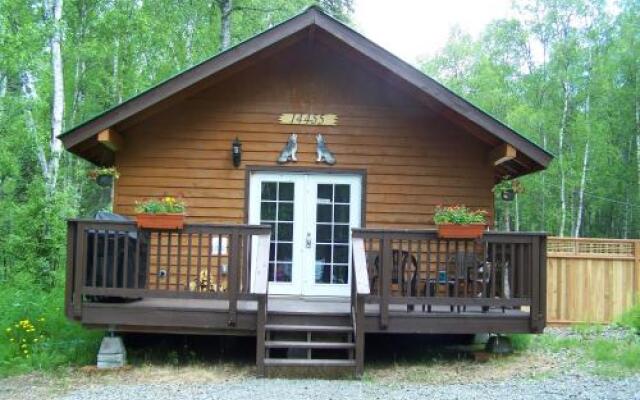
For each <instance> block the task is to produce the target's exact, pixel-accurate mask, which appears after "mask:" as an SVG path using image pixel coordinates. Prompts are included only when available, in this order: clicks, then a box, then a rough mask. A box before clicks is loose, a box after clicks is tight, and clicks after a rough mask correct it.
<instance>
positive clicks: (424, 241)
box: [353, 229, 546, 331]
mask: <svg viewBox="0 0 640 400" xmlns="http://www.w3.org/2000/svg"><path fill="white" fill-rule="evenodd" d="M353 237H354V265H356V264H357V263H356V262H355V260H356V258H357V257H360V258H363V257H364V259H365V260H366V261H365V262H366V266H367V268H366V271H367V275H368V281H369V285H370V288H371V294H370V295H369V296H367V303H373V304H377V305H378V306H379V315H380V326H381V327H382V328H386V326H387V325H388V323H389V313H390V311H394V312H395V311H398V310H404V311H405V312H425V313H430V312H442V311H449V312H473V311H477V312H481V313H486V312H490V311H496V310H501V311H506V310H508V309H519V310H525V309H528V310H529V315H530V320H531V328H532V330H534V331H536V330H541V329H542V328H543V327H544V321H545V308H546V299H545V294H546V286H545V285H546V259H545V257H546V254H545V253H546V249H545V246H546V235H545V234H541V233H497V232H485V234H484V235H483V237H482V238H481V239H477V240H473V239H470V240H451V239H440V238H438V235H437V231H435V230H390V229H354V230H353ZM360 240H361V241H362V244H363V247H364V249H363V250H361V252H363V253H364V254H360V255H358V254H357V253H356V252H357V251H358V247H357V246H355V243H359V242H360ZM354 276H355V277H356V278H357V275H354Z"/></svg>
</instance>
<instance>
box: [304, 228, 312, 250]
mask: <svg viewBox="0 0 640 400" xmlns="http://www.w3.org/2000/svg"><path fill="white" fill-rule="evenodd" d="M305 242H306V246H307V249H310V248H311V232H307V240H306V241H305Z"/></svg>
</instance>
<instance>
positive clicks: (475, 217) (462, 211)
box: [433, 206, 487, 225]
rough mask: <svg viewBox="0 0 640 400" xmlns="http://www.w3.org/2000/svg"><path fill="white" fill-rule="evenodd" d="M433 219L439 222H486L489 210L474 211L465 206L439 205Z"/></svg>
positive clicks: (457, 223) (461, 223) (463, 223)
mask: <svg viewBox="0 0 640 400" xmlns="http://www.w3.org/2000/svg"><path fill="white" fill-rule="evenodd" d="M433 221H434V222H435V223H436V224H438V225H441V224H456V225H467V224H486V223H487V212H486V211H485V210H476V211H472V210H471V209H470V208H468V207H465V206H446V207H445V206H437V207H436V210H435V214H434V216H433Z"/></svg>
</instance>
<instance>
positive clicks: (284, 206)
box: [249, 172, 362, 296]
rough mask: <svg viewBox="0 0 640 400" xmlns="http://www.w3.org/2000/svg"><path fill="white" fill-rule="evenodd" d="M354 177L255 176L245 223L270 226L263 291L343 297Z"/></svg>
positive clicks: (357, 190) (355, 209)
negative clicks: (267, 283)
mask: <svg viewBox="0 0 640 400" xmlns="http://www.w3.org/2000/svg"><path fill="white" fill-rule="evenodd" d="M361 179H362V178H361V177H360V176H358V175H343V174H313V173H286V174H284V173H275V172H255V173H252V174H251V182H250V194H249V223H251V224H266V225H271V247H270V252H269V293H271V294H290V295H311V296H349V295H350V290H351V288H350V285H349V284H350V282H351V267H350V266H351V257H350V256H349V255H350V254H351V228H353V227H360V224H361V221H360V213H361V200H362V193H361V192H362V181H361Z"/></svg>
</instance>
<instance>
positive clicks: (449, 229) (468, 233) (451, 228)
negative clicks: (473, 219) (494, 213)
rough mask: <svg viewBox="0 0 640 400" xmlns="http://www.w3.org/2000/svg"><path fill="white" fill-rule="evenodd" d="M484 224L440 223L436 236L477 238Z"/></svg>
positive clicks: (444, 237)
mask: <svg viewBox="0 0 640 400" xmlns="http://www.w3.org/2000/svg"><path fill="white" fill-rule="evenodd" d="M485 227H486V225H484V224H469V225H456V224H442V225H438V237H439V238H442V239H477V238H480V237H482V233H483V232H484V229H485Z"/></svg>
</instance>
